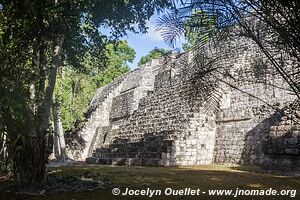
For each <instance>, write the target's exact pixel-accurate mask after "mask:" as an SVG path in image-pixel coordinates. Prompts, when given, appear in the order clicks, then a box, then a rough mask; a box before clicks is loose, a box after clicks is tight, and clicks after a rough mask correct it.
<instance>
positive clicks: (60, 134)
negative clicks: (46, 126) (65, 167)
mask: <svg viewBox="0 0 300 200" xmlns="http://www.w3.org/2000/svg"><path fill="white" fill-rule="evenodd" d="M52 111H53V112H52V113H53V124H54V137H53V139H54V141H53V143H54V155H55V157H56V159H57V160H60V161H63V162H65V161H66V160H67V158H68V157H67V154H66V143H65V136H64V130H63V126H62V118H61V110H60V104H59V102H57V101H55V100H54V103H53V106H52Z"/></svg>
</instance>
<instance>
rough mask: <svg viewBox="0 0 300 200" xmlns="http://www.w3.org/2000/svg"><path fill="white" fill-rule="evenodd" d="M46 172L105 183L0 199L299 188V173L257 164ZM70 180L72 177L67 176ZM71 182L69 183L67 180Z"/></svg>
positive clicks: (59, 199)
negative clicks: (116, 190) (135, 191)
mask: <svg viewBox="0 0 300 200" xmlns="http://www.w3.org/2000/svg"><path fill="white" fill-rule="evenodd" d="M49 176H50V177H53V176H56V177H62V176H65V177H71V176H74V177H77V178H80V179H83V180H85V181H98V182H99V183H105V184H104V185H105V186H104V187H102V188H98V189H96V190H93V191H85V192H66V193H57V194H47V195H43V196H27V195H26V196H25V195H9V194H7V193H1V194H0V199H16V200H17V199H18V200H19V199H36V200H40V199H46V200H69V199H70V200H71V199H73V200H81V199H82V200H85V199H86V200H93V199H95V200H103V199H104V200H106V199H107V200H111V199H297V196H299V194H298V195H296V197H295V198H291V197H289V196H275V197H276V198H275V197H274V196H263V197H257V196H256V197H255V196H248V197H247V196H239V197H237V198H233V196H208V195H207V194H201V195H200V196H166V195H160V196H154V197H151V198H150V197H147V196H122V195H121V196H114V195H112V192H111V191H112V189H113V188H114V187H118V188H119V189H120V190H121V192H124V191H125V189H126V188H129V189H147V188H150V189H151V190H155V189H157V190H161V191H162V193H164V190H165V189H166V188H172V189H184V188H192V189H200V190H201V191H206V192H207V191H208V190H212V189H232V190H235V189H236V188H239V189H269V188H272V189H276V190H282V189H288V190H298V192H299V189H300V178H299V177H287V176H275V175H270V174H262V173H261V172H260V170H259V169H258V168H255V167H247V166H239V167H229V166H223V165H208V166H191V167H190V166H189V167H164V168H163V167H119V166H118V167H114V166H103V165H80V166H68V167H61V168H55V169H54V168H53V169H50V172H49ZM71 181H72V180H71ZM70 184H71V183H70Z"/></svg>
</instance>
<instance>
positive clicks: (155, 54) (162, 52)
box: [138, 47, 172, 66]
mask: <svg viewBox="0 0 300 200" xmlns="http://www.w3.org/2000/svg"><path fill="white" fill-rule="evenodd" d="M170 53H172V51H171V50H166V49H162V48H157V47H155V48H154V49H153V50H151V51H150V52H149V53H148V54H147V55H145V56H142V57H141V59H140V61H139V62H138V66H142V65H144V64H146V63H147V62H149V61H150V60H152V59H157V58H160V57H162V56H166V55H168V54H170Z"/></svg>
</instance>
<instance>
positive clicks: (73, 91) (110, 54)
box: [55, 41, 135, 131]
mask: <svg viewBox="0 0 300 200" xmlns="http://www.w3.org/2000/svg"><path fill="white" fill-rule="evenodd" d="M104 54H105V56H106V57H107V60H106V62H105V66H102V68H101V69H99V68H98V64H97V63H95V62H94V61H95V60H87V59H88V58H89V57H86V60H85V62H84V64H83V65H84V66H85V68H86V69H85V70H84V72H80V71H78V70H75V69H74V68H72V67H71V66H68V67H64V68H62V70H61V72H60V73H59V75H58V77H57V82H56V87H55V98H56V100H57V101H58V102H60V105H61V113H62V121H63V127H64V129H65V130H66V131H68V130H71V129H72V128H73V126H74V123H75V122H76V121H77V120H78V121H82V120H83V113H84V112H85V111H86V108H87V106H88V104H89V102H90V100H91V98H92V97H93V95H94V94H95V91H96V89H97V88H99V87H101V86H104V85H106V84H108V83H110V82H111V81H113V80H114V78H116V77H118V76H120V75H121V74H123V73H126V72H127V71H128V70H129V68H128V65H127V62H132V61H133V59H134V57H135V51H134V50H133V49H132V48H131V47H129V46H128V43H127V41H120V42H117V43H115V44H113V43H109V44H107V45H106V47H105V51H104Z"/></svg>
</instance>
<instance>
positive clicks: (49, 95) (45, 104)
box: [27, 34, 64, 183]
mask: <svg viewBox="0 0 300 200" xmlns="http://www.w3.org/2000/svg"><path fill="white" fill-rule="evenodd" d="M63 42H64V35H63V34H57V35H56V37H55V39H54V42H53V44H54V45H53V46H54V49H53V55H52V65H51V69H50V75H49V82H48V85H47V89H46V94H45V96H44V98H43V101H42V103H41V104H40V105H39V107H38V111H37V117H36V122H37V133H38V134H37V137H36V139H34V141H33V145H32V152H31V156H32V160H31V169H32V171H31V172H30V174H28V177H27V182H29V183H41V182H45V181H46V175H47V171H46V164H47V163H48V152H47V149H48V145H47V133H48V128H49V122H50V110H51V107H52V99H53V92H54V87H55V82H56V75H57V68H58V67H59V65H60V54H61V48H62V44H63Z"/></svg>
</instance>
